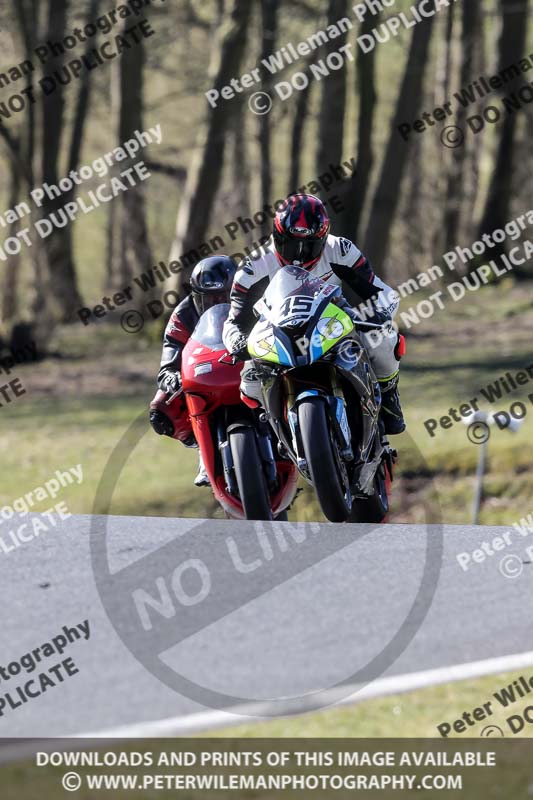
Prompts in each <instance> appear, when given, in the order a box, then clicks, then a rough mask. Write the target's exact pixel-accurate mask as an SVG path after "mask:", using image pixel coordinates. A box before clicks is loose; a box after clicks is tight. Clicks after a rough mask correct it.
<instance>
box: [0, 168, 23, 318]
mask: <svg viewBox="0 0 533 800" xmlns="http://www.w3.org/2000/svg"><path fill="white" fill-rule="evenodd" d="M9 183H10V186H9V208H14V207H15V206H16V204H17V203H18V200H19V192H20V174H19V171H18V169H17V167H16V164H15V163H14V162H11V163H10V174H9ZM19 230H20V220H18V219H17V220H15V221H14V222H12V223H11V224H10V226H9V228H8V233H7V236H8V237H9V236H16V235H17V233H18V232H19ZM19 269H20V253H17V255H8V257H7V262H6V266H5V274H4V276H3V280H2V306H1V312H0V321H1V323H2V327H3V328H4V327H5V326H6V324H7V325H9V323H11V322H12V321H13V320H14V319H16V316H17V299H18V298H17V288H18V277H19Z"/></svg>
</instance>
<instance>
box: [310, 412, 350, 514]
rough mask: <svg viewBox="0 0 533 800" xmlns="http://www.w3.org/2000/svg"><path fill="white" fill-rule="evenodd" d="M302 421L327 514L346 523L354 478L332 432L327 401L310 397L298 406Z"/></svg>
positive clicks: (312, 471)
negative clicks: (351, 482) (352, 479)
mask: <svg viewBox="0 0 533 800" xmlns="http://www.w3.org/2000/svg"><path fill="white" fill-rule="evenodd" d="M298 422H299V426H300V435H301V438H302V445H303V449H304V454H305V460H306V461H307V467H308V469H309V473H310V476H311V480H312V482H313V486H314V489H315V492H316V494H317V497H318V502H319V503H320V508H321V509H322V512H323V514H324V516H325V517H326V518H327V519H329V521H330V522H346V520H347V519H348V516H349V514H350V511H351V509H352V495H351V491H350V481H349V478H348V473H347V471H346V467H345V465H344V463H343V461H342V459H341V457H340V453H339V448H338V445H337V443H336V441H335V440H334V438H333V436H332V433H331V431H330V426H329V422H328V413H327V409H326V404H325V402H324V400H323V399H321V398H320V397H308V398H306V399H305V400H302V402H301V403H300V404H299V405H298Z"/></svg>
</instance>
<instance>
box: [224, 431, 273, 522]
mask: <svg viewBox="0 0 533 800" xmlns="http://www.w3.org/2000/svg"><path fill="white" fill-rule="evenodd" d="M228 438H229V443H230V447H231V454H232V456H233V464H234V467H235V478H236V480H237V486H238V487H239V495H240V498H241V503H242V506H243V510H244V516H245V517H246V519H261V520H271V519H272V509H271V507H270V497H269V493H268V487H267V483H266V480H265V473H264V472H263V463H262V461H261V456H260V454H259V448H258V446H257V439H256V436H255V433H254V431H253V430H252V428H245V427H243V428H237V429H236V430H233V431H231V433H230V434H229V437H228Z"/></svg>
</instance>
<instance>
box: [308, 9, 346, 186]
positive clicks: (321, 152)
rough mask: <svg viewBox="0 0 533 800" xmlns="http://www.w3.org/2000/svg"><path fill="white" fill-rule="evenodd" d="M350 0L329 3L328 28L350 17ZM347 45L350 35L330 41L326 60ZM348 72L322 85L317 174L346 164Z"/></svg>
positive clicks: (341, 71)
mask: <svg viewBox="0 0 533 800" xmlns="http://www.w3.org/2000/svg"><path fill="white" fill-rule="evenodd" d="M347 12H348V0H329V7H328V25H333V24H335V23H336V22H338V20H339V19H341V18H343V17H345V16H347ZM345 44H346V33H344V34H343V35H342V36H339V37H337V38H336V39H330V40H329V42H328V44H327V45H326V46H325V48H324V58H327V56H328V55H329V54H330V53H333V52H337V51H338V50H339V48H341V47H343V46H344V45H345ZM346 72H347V64H345V65H344V66H343V67H342V68H341V69H337V70H335V71H332V72H331V75H329V76H328V78H327V80H325V81H324V82H323V86H322V101H321V107H320V117H319V123H318V150H317V156H316V174H317V175H322V173H324V172H327V170H328V169H329V165H330V164H340V163H341V162H342V152H343V151H342V148H343V143H344V116H345V112H346Z"/></svg>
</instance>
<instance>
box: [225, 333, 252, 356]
mask: <svg viewBox="0 0 533 800" xmlns="http://www.w3.org/2000/svg"><path fill="white" fill-rule="evenodd" d="M230 355H231V356H233V358H234V359H235V360H236V361H248V360H249V358H250V353H249V352H248V339H247V337H246V336H244V335H241V336H239V337H238V338H237V339H235V341H234V342H232V345H231V352H230Z"/></svg>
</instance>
